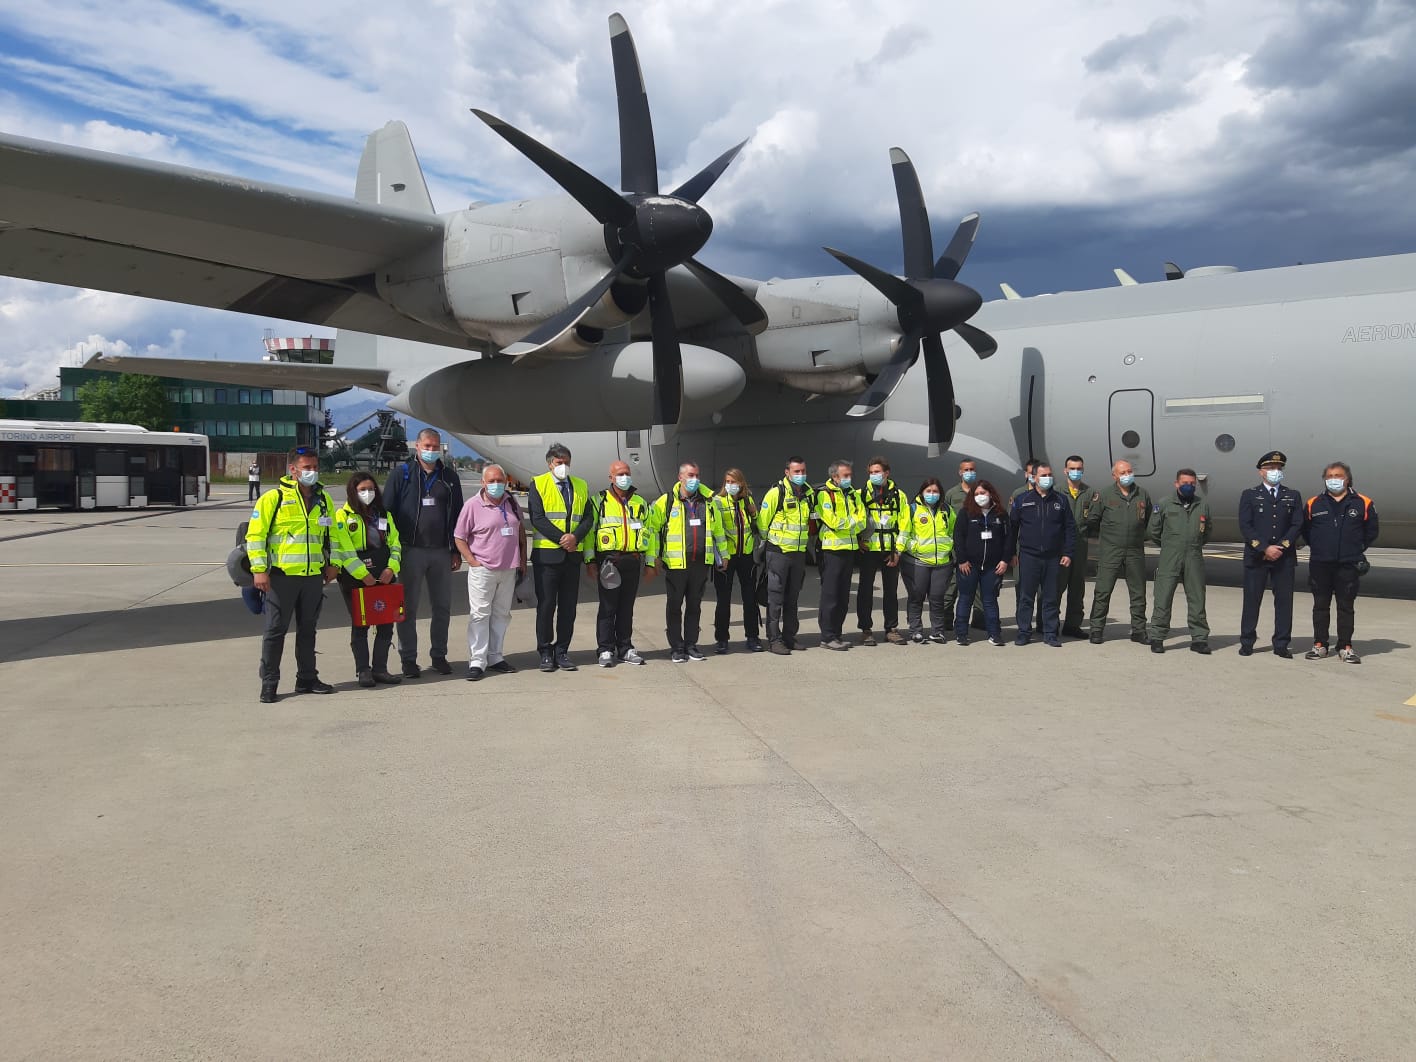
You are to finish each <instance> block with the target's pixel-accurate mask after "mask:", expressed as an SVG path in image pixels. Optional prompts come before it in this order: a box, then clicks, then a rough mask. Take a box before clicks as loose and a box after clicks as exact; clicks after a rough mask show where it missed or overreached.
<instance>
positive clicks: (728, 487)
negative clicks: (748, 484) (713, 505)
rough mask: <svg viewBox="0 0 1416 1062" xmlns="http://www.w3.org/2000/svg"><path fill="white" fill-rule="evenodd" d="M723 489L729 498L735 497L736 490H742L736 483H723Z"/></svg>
mask: <svg viewBox="0 0 1416 1062" xmlns="http://www.w3.org/2000/svg"><path fill="white" fill-rule="evenodd" d="M723 489H724V490H725V491H727V492H728V497H730V498H736V497H737V496H738V491H740V490H742V488H741V487H740V486H738V485H737V484H736V483H725V484H723Z"/></svg>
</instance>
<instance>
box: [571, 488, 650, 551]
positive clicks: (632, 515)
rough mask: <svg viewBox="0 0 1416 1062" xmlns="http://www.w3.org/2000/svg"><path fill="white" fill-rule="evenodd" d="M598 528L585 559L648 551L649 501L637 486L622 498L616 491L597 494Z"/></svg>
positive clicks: (595, 502)
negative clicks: (601, 555) (636, 488)
mask: <svg viewBox="0 0 1416 1062" xmlns="http://www.w3.org/2000/svg"><path fill="white" fill-rule="evenodd" d="M593 504H594V506H595V529H594V530H593V531H592V532H591V533H590V537H589V543H590V544H589V545H588V546H587V547H586V550H585V559H586V560H587V561H588V560H593V559H594V558H595V557H596V556H598V555H599V554H602V553H644V552H645V551H646V550H648V548H649V538H650V528H649V503H648V502H647V501H645V500H644V495H642V494H640V493H639V492H638V491H636V490H635V489H634V488H633V487H630V488H629V496H628V497H626V498H625V499H624V501H620V499H619V496H618V495H617V494H615V492H614V491H613V490H602V491H601V492H600V493H599V494H597V495H595V501H594V503H593Z"/></svg>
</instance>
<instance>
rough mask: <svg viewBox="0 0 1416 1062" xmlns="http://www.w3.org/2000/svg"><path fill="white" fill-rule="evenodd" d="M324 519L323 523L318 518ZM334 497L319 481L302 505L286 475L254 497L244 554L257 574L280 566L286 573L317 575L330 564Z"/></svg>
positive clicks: (301, 499)
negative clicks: (257, 496) (253, 507)
mask: <svg viewBox="0 0 1416 1062" xmlns="http://www.w3.org/2000/svg"><path fill="white" fill-rule="evenodd" d="M321 520H323V521H325V522H324V523H323V524H321V523H320V521H321ZM333 524H334V499H332V498H331V497H330V496H329V493H328V492H327V491H326V490H325V489H324V487H323V486H322V485H320V484H316V485H315V487H314V497H313V498H312V499H311V503H310V506H309V508H306V507H305V498H304V495H302V494H301V493H300V486H299V484H297V483H296V482H295V481H294V480H293V479H291V478H290V477H289V476H283V477H282V478H281V480H280V483H279V484H278V485H277V486H275V487H274V488H272V489H271V490H268V491H266V492H265V493H264V494H262V495H261V496H260V497H259V498H257V499H256V507H255V509H254V510H253V511H252V513H251V522H250V524H249V526H247V528H246V556H248V557H249V558H250V559H251V571H252V573H253V574H259V573H261V572H264V571H268V570H270V569H271V568H279V569H280V570H281V571H283V572H284V573H285V574H286V575H319V574H320V573H321V572H322V571H324V567H325V565H326V564H328V563H329V532H330V529H331V527H332V525H333Z"/></svg>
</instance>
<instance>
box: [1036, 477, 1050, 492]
mask: <svg viewBox="0 0 1416 1062" xmlns="http://www.w3.org/2000/svg"><path fill="white" fill-rule="evenodd" d="M1037 485H1038V486H1039V487H1041V488H1042V489H1043V490H1051V489H1052V477H1051V476H1038V477H1037Z"/></svg>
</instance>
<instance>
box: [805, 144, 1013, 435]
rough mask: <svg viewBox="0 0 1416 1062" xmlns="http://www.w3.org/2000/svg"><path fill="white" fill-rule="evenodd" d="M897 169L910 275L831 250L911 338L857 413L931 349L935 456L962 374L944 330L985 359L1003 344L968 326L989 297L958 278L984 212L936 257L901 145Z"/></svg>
mask: <svg viewBox="0 0 1416 1062" xmlns="http://www.w3.org/2000/svg"><path fill="white" fill-rule="evenodd" d="M890 163H891V166H892V167H893V169H894V173H895V198H896V200H897V201H898V202H899V206H900V236H901V238H902V240H903V242H904V251H905V276H904V279H901V278H899V277H896V276H894V275H892V274H890V273H887V272H885V271H884V270H883V269H877V268H876V267H875V266H872V265H869V264H868V263H866V262H862V261H860V259H858V258H852V257H851V256H850V255H848V254H846V253H844V252H842V251H837V250H835V249H834V248H831V247H827V248H825V250H826V252H827V253H828V254H830V255H832V256H833V257H835V258H836V260H837V261H839V262H840V263H841V264H842V265H844V266H845V267H846V268H847V269H850V270H851V271H852V272H853V273H856V274H857V275H858V276H860V277H861V279H863V280H864V281H865V282H866V283H868V284H869V285H870V286H871V287H873V288H875V290H877V291H878V292H880V294H882V295H884V296H885V298H886V299H887V300H889V302H890V304H891V305H892V306H894V307H895V313H896V316H897V318H898V319H899V322H900V329H901V330H902V331H903V332H904V337H903V338H902V339H901V341H900V345H899V348H898V349H897V350H896V351H895V354H894V357H892V358H891V359H890V361H889V363H888V364H887V365H886V366H885V368H884V369H882V370H881V371H880V372H879V373H878V374H877V375H876V377H875V379H874V380H873V381H871V384H870V387H869V389H868V390H867V391H866V393H865V394H864V395H862V396H861V399H860V401H858V402H857V403H856V404H855V405H854V406H852V407H851V408H850V409H849V410H847V411H846V415H847V416H850V417H863V416H866V415H867V414H870V413H873V412H875V411H876V410H877V409H879V408H880V407H881V406H882V405H884V403H885V400H886V399H887V398H889V397H890V395H891V394H892V393H893V392H894V390H895V388H896V387H898V386H899V385H900V381H901V380H903V379H904V377H905V373H906V372H908V371H909V369H910V368H911V367H912V366H913V365H914V363H915V362H916V361H917V360H918V359H919V355H920V350H921V348H922V349H923V351H924V373H925V381H926V383H927V385H928V389H929V454H930V456H931V457H937V456H938V455H939V453H940V452H941V451H942V450H945V449H947V448H948V446H949V444H950V442H952V441H953V439H954V379H953V376H952V375H951V374H950V372H949V359H948V357H947V356H946V355H945V353H944V344H943V343H942V342H941V341H940V339H939V333H941V332H947V331H950V330H952V331H954V332H957V333H958V334H959V335H960V336H961V337H963V339H964V342H966V343H968V345H969V346H970V347H972V348H973V350H974V353H975V354H977V355H978V356H979V357H980V358H986V357H988V356H989V355H991V354H992V353H993V352H994V351H995V350H997V349H998V344H997V343H996V342H994V340H993V337H992V336H990V335H989V334H988V333H987V332H984V331H982V330H981V329H978V328H975V327H974V326H973V325H971V324H969V323H968V320H969V318H970V317H972V316H973V315H974V314H975V313H977V312H978V308H979V307H980V306H982V305H983V296H981V295H979V293H978V292H976V291H974V289H973V288H971V287H969V286H968V285H967V284H960V283H959V282H958V281H957V280H955V279H954V278H955V277H957V276H958V275H959V270H960V269H962V268H963V265H964V260H965V259H966V258H968V254H969V250H970V249H971V248H972V247H973V242H974V237H975V236H976V235H977V234H978V215H977V214H970V215H969V216H968V217H966V218H964V219H963V220H962V221H961V222H959V227H958V229H957V230H955V232H954V237H953V239H951V240H950V241H949V246H948V247H947V248H946V249H945V251H944V253H943V254H942V255H940V256H939V260H938V261H934V243H933V238H932V237H931V235H930V232H929V213H928V212H927V211H926V210H925V206H924V193H923V192H922V191H921V190H920V186H919V176H918V175H917V174H916V173H915V168H914V163H912V162H911V161H910V158H909V156H908V155H906V154H905V153H904V152H903V151H901V150H900V149H899V148H891V149H890Z"/></svg>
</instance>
